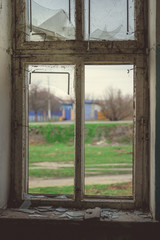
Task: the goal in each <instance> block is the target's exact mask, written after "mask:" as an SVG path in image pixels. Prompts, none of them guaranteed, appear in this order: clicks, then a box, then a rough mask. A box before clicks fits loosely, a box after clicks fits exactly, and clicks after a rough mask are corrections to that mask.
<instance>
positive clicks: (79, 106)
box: [75, 62, 84, 202]
mask: <svg viewBox="0 0 160 240" xmlns="http://www.w3.org/2000/svg"><path fill="white" fill-rule="evenodd" d="M75 136H76V138H75V145H76V147H75V200H76V202H79V201H81V200H82V198H83V195H84V65H83V64H81V63H80V62H79V63H78V64H77V66H76V130H75Z"/></svg>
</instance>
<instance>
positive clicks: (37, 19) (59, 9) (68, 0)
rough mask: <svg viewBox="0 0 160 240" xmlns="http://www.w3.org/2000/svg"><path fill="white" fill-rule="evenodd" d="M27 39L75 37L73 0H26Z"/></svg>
mask: <svg viewBox="0 0 160 240" xmlns="http://www.w3.org/2000/svg"><path fill="white" fill-rule="evenodd" d="M26 9H27V11H26V22H27V24H26V31H27V34H26V36H27V41H56V40H71V39H75V16H74V13H75V1H74V0H61V1H58V0H30V1H28V0H27V1H26Z"/></svg>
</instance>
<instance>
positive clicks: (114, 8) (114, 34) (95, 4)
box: [85, 0, 134, 41]
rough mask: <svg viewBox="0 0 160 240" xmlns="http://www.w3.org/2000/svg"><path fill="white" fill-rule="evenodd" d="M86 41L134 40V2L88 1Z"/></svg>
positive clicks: (86, 8) (113, 0)
mask: <svg viewBox="0 0 160 240" xmlns="http://www.w3.org/2000/svg"><path fill="white" fill-rule="evenodd" d="M85 40H95V41H98V40H109V41H114V40H134V0H101V1H98V0H86V1H85Z"/></svg>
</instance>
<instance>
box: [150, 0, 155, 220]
mask: <svg viewBox="0 0 160 240" xmlns="http://www.w3.org/2000/svg"><path fill="white" fill-rule="evenodd" d="M148 2H149V8H148V15H149V18H148V20H149V21H148V23H149V28H148V29H149V38H148V39H149V66H150V67H149V80H150V159H152V161H151V162H150V178H151V180H152V181H150V190H151V191H150V208H151V211H152V213H153V215H154V212H155V161H154V160H155V114H156V4H155V1H153V0H149V1H148ZM151 63H152V64H151Z"/></svg>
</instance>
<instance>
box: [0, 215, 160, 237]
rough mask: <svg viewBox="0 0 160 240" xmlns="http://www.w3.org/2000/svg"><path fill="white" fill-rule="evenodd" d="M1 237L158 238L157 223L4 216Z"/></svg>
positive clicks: (159, 230) (1, 224) (159, 233)
mask: <svg viewBox="0 0 160 240" xmlns="http://www.w3.org/2000/svg"><path fill="white" fill-rule="evenodd" d="M0 232H1V236H3V238H2V239H5V240H8V239H16V240H19V239H23V240H26V239H27V240H28V239H30V240H31V239H34V240H40V239H45V240H46V239H56V240H62V239H63V240H72V239H73V240H90V239H92V240H94V239H96V240H151V239H153V240H159V239H160V224H159V223H113V222H110V223H104V222H101V223H98V222H97V221H84V222H81V223H80V222H70V221H60V222H47V221H32V222H30V221H25V220H13V219H10V220H6V222H3V223H1V221H0Z"/></svg>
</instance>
